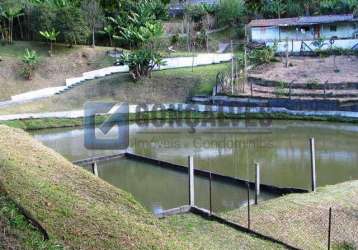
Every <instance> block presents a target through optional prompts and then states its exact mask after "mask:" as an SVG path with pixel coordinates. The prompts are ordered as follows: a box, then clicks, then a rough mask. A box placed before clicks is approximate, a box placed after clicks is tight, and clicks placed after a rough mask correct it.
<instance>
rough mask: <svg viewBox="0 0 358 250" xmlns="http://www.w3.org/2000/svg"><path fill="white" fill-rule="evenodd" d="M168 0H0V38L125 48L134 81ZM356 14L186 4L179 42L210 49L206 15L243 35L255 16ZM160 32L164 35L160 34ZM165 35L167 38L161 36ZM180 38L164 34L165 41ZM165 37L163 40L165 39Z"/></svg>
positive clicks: (299, 4) (29, 66)
mask: <svg viewBox="0 0 358 250" xmlns="http://www.w3.org/2000/svg"><path fill="white" fill-rule="evenodd" d="M169 2H170V1H168V0H139V1H135V0H129V1H126V0H84V1H80V0H18V1H14V0H0V39H1V43H2V44H3V45H5V44H12V43H13V40H29V41H47V42H48V43H49V52H48V54H49V55H50V56H51V55H53V54H54V51H53V44H54V43H56V42H61V43H67V44H68V45H69V46H72V45H75V44H90V45H92V47H94V46H95V45H96V43H100V44H102V45H110V46H115V47H121V48H126V49H130V50H131V51H132V52H131V53H130V54H125V55H123V57H122V62H123V63H127V64H129V65H130V74H131V76H132V77H133V79H134V80H139V79H142V78H143V77H148V76H150V75H151V71H152V70H153V68H154V67H156V66H158V65H160V64H161V63H162V61H161V55H160V53H158V51H159V50H163V49H167V48H168V46H167V45H168V43H163V34H164V31H163V23H164V22H165V21H167V20H169V19H170V17H169ZM338 13H355V14H358V0H321V1H319V0H311V1H308V0H288V1H283V0H254V1H251V0H250V1H248V0H246V1H245V0H222V1H220V3H219V4H218V5H215V6H213V5H207V4H200V5H187V6H185V10H184V14H183V16H182V18H183V20H184V21H185V22H186V23H187V28H186V33H187V38H184V40H185V41H184V42H183V44H184V46H182V47H186V49H187V50H188V51H189V52H192V51H193V50H196V51H197V50H198V49H199V50H207V51H209V35H208V34H209V32H208V31H209V30H210V29H212V28H213V27H212V23H211V21H210V20H215V27H223V26H227V25H228V26H234V27H237V30H238V33H237V37H238V38H244V35H245V32H244V24H246V23H247V22H249V21H250V20H251V19H254V18H281V17H292V16H300V15H318V14H338ZM164 37H165V36H164ZM165 39H167V38H165ZM180 39H183V37H181V36H179V34H174V35H173V36H172V37H170V38H169V40H170V42H169V43H170V45H176V44H178V41H179V40H180ZM167 40H168V39H167ZM35 53H36V52H33V51H31V50H30V51H29V52H26V53H25V55H24V59H23V61H24V63H25V64H24V67H23V70H22V71H23V75H24V77H25V78H27V79H31V76H32V71H33V70H34V68H35V64H36V61H37V58H36V54H35Z"/></svg>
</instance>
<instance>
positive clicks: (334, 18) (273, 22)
mask: <svg viewBox="0 0 358 250" xmlns="http://www.w3.org/2000/svg"><path fill="white" fill-rule="evenodd" d="M354 20H355V19H354V16H353V15H352V14H344V15H327V16H305V17H295V18H281V19H258V20H252V21H251V22H250V23H249V26H250V27H271V26H297V25H305V24H306V25H307V24H320V23H334V22H345V21H354Z"/></svg>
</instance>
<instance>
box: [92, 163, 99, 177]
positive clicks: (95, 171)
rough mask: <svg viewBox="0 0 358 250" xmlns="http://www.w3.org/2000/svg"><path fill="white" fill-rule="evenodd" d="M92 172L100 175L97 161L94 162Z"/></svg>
mask: <svg viewBox="0 0 358 250" xmlns="http://www.w3.org/2000/svg"><path fill="white" fill-rule="evenodd" d="M91 167H92V173H93V174H94V175H95V176H98V167H97V162H95V161H94V162H92V165H91Z"/></svg>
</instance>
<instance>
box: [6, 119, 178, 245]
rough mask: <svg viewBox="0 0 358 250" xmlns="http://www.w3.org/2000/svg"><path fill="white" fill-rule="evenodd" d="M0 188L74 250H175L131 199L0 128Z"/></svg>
mask: <svg viewBox="0 0 358 250" xmlns="http://www.w3.org/2000/svg"><path fill="white" fill-rule="evenodd" d="M0 145H1V146H0V184H1V187H2V190H3V191H5V192H6V193H7V195H8V197H10V198H11V199H12V200H14V201H15V202H16V203H17V204H20V205H21V206H22V207H23V208H24V209H26V210H27V211H28V212H29V213H30V214H31V215H32V217H33V218H34V219H36V220H37V222H39V223H40V224H41V226H42V227H43V228H45V229H46V231H47V233H48V234H49V236H50V238H51V239H55V240H57V241H59V242H60V243H61V244H63V245H64V246H66V247H70V248H74V249H121V248H126V249H143V248H154V249H158V248H159V249H176V248H185V246H183V245H182V244H179V243H178V242H177V241H176V239H175V238H174V237H173V236H172V235H171V234H170V233H169V232H170V230H168V228H166V227H165V226H163V224H161V223H160V222H159V221H158V220H156V219H155V218H154V217H153V216H152V215H151V214H149V213H148V212H147V211H145V210H144V208H143V207H142V206H141V205H139V204H138V203H137V202H136V201H135V200H134V199H133V197H132V196H131V195H129V194H128V193H126V192H124V191H121V190H119V189H117V188H115V187H112V186H111V185H109V184H107V183H106V182H104V181H102V180H101V179H99V178H95V177H94V176H93V175H91V174H90V173H88V172H86V171H85V170H83V169H81V168H77V167H75V166H74V165H72V164H71V163H70V162H68V161H67V160H66V159H64V158H63V157H62V156H60V155H58V154H57V153H55V152H54V151H52V150H51V149H48V148H46V147H45V146H43V145H42V144H40V143H39V142H37V141H35V140H34V139H32V138H31V137H30V136H29V135H28V134H26V133H25V132H23V131H21V130H18V129H13V128H9V127H6V126H0Z"/></svg>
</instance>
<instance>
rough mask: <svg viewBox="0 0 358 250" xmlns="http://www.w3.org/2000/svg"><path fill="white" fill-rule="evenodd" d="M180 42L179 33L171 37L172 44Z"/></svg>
mask: <svg viewBox="0 0 358 250" xmlns="http://www.w3.org/2000/svg"><path fill="white" fill-rule="evenodd" d="M178 42H179V34H178V33H177V34H175V35H173V36H172V37H171V39H170V45H172V46H175V45H177V43H178Z"/></svg>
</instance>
